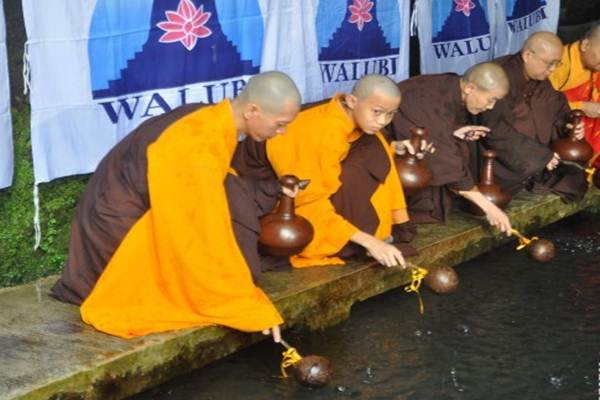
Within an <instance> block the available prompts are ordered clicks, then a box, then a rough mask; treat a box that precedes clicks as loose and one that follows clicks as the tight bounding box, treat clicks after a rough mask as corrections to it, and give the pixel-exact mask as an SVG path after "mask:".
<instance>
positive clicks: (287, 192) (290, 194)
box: [281, 185, 300, 198]
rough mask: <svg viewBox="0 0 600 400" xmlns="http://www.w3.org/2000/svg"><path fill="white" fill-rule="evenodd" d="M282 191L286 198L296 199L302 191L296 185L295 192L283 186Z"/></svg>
mask: <svg viewBox="0 0 600 400" xmlns="http://www.w3.org/2000/svg"><path fill="white" fill-rule="evenodd" d="M281 191H282V192H283V194H285V195H286V196H289V197H291V198H294V197H296V196H297V195H298V192H299V191H300V188H299V187H298V185H294V190H292V189H290V188H288V187H286V186H282V187H281Z"/></svg>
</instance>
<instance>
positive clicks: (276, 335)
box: [262, 325, 281, 343]
mask: <svg viewBox="0 0 600 400" xmlns="http://www.w3.org/2000/svg"><path fill="white" fill-rule="evenodd" d="M262 333H263V335H269V334H270V335H272V336H273V341H274V342H275V343H279V342H281V329H280V328H279V325H275V326H273V327H271V328H269V329H265V330H264V331H262Z"/></svg>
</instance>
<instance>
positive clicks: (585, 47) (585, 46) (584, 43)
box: [579, 38, 590, 53]
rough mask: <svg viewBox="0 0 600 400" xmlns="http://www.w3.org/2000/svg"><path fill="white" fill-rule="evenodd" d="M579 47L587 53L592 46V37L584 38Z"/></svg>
mask: <svg viewBox="0 0 600 400" xmlns="http://www.w3.org/2000/svg"><path fill="white" fill-rule="evenodd" d="M579 48H580V49H581V51H582V52H584V53H585V52H586V51H587V50H588V49H589V48H590V39H587V38H586V39H583V40H582V41H581V45H580V47H579Z"/></svg>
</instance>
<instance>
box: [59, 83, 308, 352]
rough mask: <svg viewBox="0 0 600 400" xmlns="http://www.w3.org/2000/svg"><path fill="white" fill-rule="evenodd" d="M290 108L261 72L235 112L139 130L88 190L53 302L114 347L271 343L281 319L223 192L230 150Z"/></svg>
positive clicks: (191, 115) (224, 107) (226, 109)
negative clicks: (141, 340) (140, 340)
mask: <svg viewBox="0 0 600 400" xmlns="http://www.w3.org/2000/svg"><path fill="white" fill-rule="evenodd" d="M299 108H300V95H299V93H298V90H297V88H296V86H295V85H294V83H293V82H292V81H291V80H290V78H289V77H287V76H286V75H284V74H282V73H279V72H267V73H263V74H259V75H257V76H255V77H253V78H251V79H250V80H249V82H248V84H247V86H246V87H245V89H244V90H243V92H242V93H241V94H240V95H239V96H238V97H237V98H236V99H235V100H229V99H225V100H223V101H222V102H221V103H219V104H216V105H213V106H206V107H202V108H201V107H200V106H199V105H187V106H184V107H181V108H179V109H176V110H174V111H172V112H170V113H167V114H164V115H162V116H159V117H155V118H152V119H150V120H148V121H146V122H145V123H144V124H142V125H140V127H138V128H137V129H136V130H135V131H133V132H132V133H131V134H130V135H129V136H128V137H127V138H125V139H124V140H123V141H121V142H120V143H119V144H118V145H117V146H116V147H115V148H114V149H113V150H111V151H110V152H109V153H108V155H107V156H106V157H105V158H104V159H103V160H102V162H101V163H100V165H99V166H98V169H97V171H96V173H95V174H94V175H93V176H92V178H91V179H90V181H89V183H88V185H87V188H86V190H85V193H84V195H83V198H82V200H81V201H80V203H79V205H78V207H77V211H76V215H75V218H74V220H73V225H72V235H71V242H70V248H69V258H68V261H67V264H66V266H65V270H64V272H63V275H62V277H61V278H60V279H59V281H58V282H57V283H56V285H55V286H54V287H53V289H52V293H53V294H54V296H56V297H58V298H59V299H61V300H64V301H68V302H71V303H75V304H79V303H81V302H83V303H82V304H81V316H82V319H83V320H84V321H85V322H86V323H89V324H91V325H93V326H94V327H95V328H96V329H98V330H100V331H102V332H106V333H109V334H112V335H116V336H120V337H123V338H130V337H134V336H140V335H145V334H149V333H154V332H162V331H168V330H174V329H182V328H190V327H197V326H203V325H209V324H218V325H224V326H228V327H232V328H235V329H239V330H242V331H248V332H251V331H260V330H262V331H263V333H265V334H268V333H269V332H270V333H272V334H273V337H274V339H275V340H276V341H278V340H279V327H278V326H279V324H281V322H282V318H281V316H280V315H279V313H278V312H277V310H276V309H275V307H274V306H273V304H272V303H271V301H270V300H269V299H268V297H267V296H266V295H265V294H264V293H263V291H262V290H261V289H259V288H258V287H256V286H255V284H254V282H253V280H252V276H251V273H250V270H249V268H248V265H247V264H246V261H245V259H244V257H243V255H242V253H241V251H240V249H239V247H238V245H237V243H236V241H235V237H234V232H233V228H232V223H231V216H230V211H229V207H228V203H227V198H226V194H225V188H224V181H225V179H226V176H227V174H228V171H229V165H230V161H231V158H232V156H233V153H234V150H235V148H236V146H237V144H238V140H241V139H243V138H244V137H245V136H246V135H248V136H249V137H251V138H253V139H254V140H256V141H264V140H266V139H269V138H271V137H273V136H275V135H277V134H280V133H283V132H284V131H285V129H286V126H287V125H288V124H289V123H290V122H291V121H292V120H293V119H294V118H295V116H296V114H297V113H298V111H299ZM290 194H291V195H295V193H290Z"/></svg>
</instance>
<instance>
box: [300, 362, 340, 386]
mask: <svg viewBox="0 0 600 400" xmlns="http://www.w3.org/2000/svg"><path fill="white" fill-rule="evenodd" d="M332 374H333V366H332V365H331V362H330V361H329V360H328V359H326V358H325V357H321V356H315V355H309V356H306V357H302V359H301V360H300V361H298V362H297V363H296V364H294V376H295V377H296V379H297V380H298V382H300V383H301V384H303V385H305V386H309V387H321V386H324V385H326V384H327V383H328V382H329V381H330V380H331V375H332Z"/></svg>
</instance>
